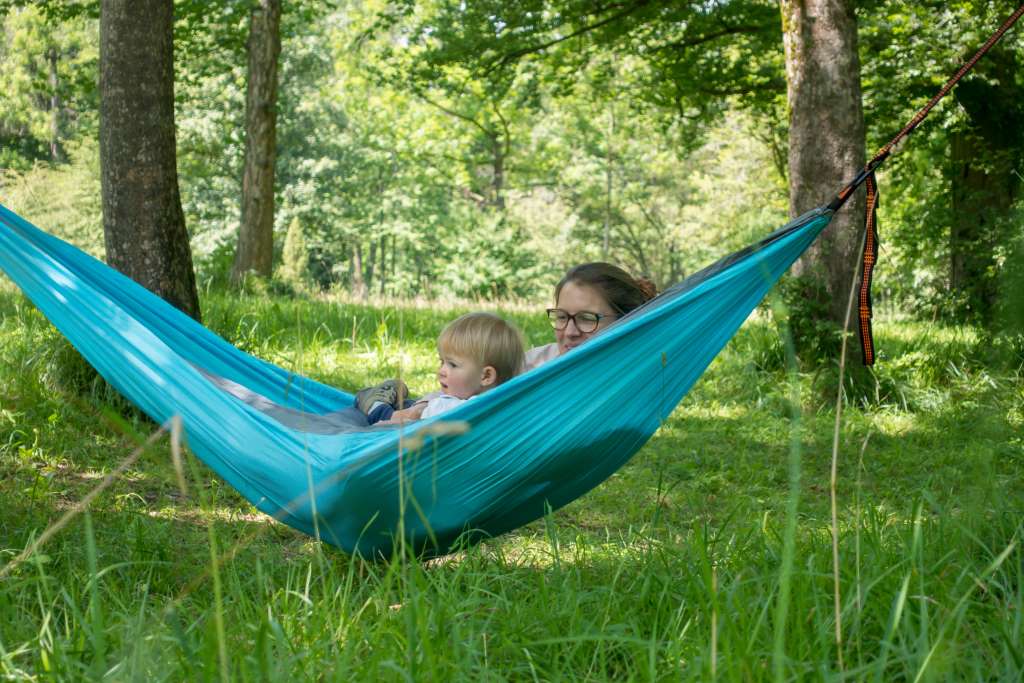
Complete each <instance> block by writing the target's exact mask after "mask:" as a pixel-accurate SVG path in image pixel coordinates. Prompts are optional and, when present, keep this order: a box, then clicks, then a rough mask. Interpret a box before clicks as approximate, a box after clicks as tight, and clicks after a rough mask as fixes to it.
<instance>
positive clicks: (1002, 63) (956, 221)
mask: <svg viewBox="0 0 1024 683" xmlns="http://www.w3.org/2000/svg"><path fill="white" fill-rule="evenodd" d="M979 66H980V67H981V69H979V71H982V72H985V73H987V75H988V76H989V79H990V80H985V79H982V78H980V77H972V78H969V79H967V80H965V81H964V82H963V83H961V84H960V85H959V86H958V87H957V89H956V90H955V91H954V93H955V97H956V99H957V102H958V103H959V104H960V106H961V107H962V108H963V110H964V112H965V113H966V114H967V117H968V123H967V126H966V128H965V129H962V130H958V131H956V132H954V133H953V135H952V137H951V141H950V163H951V164H952V169H951V170H952V173H951V181H952V200H953V216H952V223H951V225H950V234H949V252H950V289H951V290H952V292H953V294H954V295H955V296H954V306H955V308H956V310H955V314H956V316H957V317H959V318H960V319H962V320H970V321H973V322H978V323H982V324H985V325H988V324H991V323H992V322H993V319H994V313H995V308H996V299H997V296H998V293H999V292H998V290H999V282H998V279H999V278H998V274H999V265H998V263H997V260H996V253H997V251H998V249H999V246H1000V245H1002V244H1003V243H1005V242H1006V240H1007V238H1008V234H1007V233H1008V228H1009V225H1008V223H1009V220H1008V218H1009V214H1010V210H1011V209H1012V207H1013V205H1014V202H1015V201H1016V200H1017V197H1018V196H1019V193H1020V187H1021V182H1020V178H1019V176H1018V175H1017V173H1016V168H1017V166H1018V164H1019V163H1020V161H1021V158H1022V157H1024V132H1022V127H1024V105H1022V104H1021V102H1022V100H1024V92H1022V91H1024V88H1021V87H1020V86H1018V85H1016V83H1017V78H1016V76H1017V70H1018V64H1017V58H1016V55H1015V54H1014V53H1013V52H1011V51H1004V50H998V49H997V50H993V51H992V52H990V53H989V55H988V56H987V59H986V61H985V63H984V64H983V65H979ZM979 76H980V74H979Z"/></svg>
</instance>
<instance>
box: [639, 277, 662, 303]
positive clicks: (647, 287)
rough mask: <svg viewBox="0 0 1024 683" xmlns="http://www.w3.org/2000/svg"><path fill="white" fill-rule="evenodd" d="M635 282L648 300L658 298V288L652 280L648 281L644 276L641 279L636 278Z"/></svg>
mask: <svg viewBox="0 0 1024 683" xmlns="http://www.w3.org/2000/svg"><path fill="white" fill-rule="evenodd" d="M633 280H634V281H635V282H636V287H637V289H639V290H640V291H641V292H643V294H644V296H645V297H646V298H647V299H648V300H651V299H653V298H654V297H656V296H658V288H657V286H656V285H655V284H654V282H652V281H651V280H648V279H647V278H645V277H643V276H642V275H641V276H639V277H634V278H633Z"/></svg>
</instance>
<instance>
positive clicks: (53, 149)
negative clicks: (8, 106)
mask: <svg viewBox="0 0 1024 683" xmlns="http://www.w3.org/2000/svg"><path fill="white" fill-rule="evenodd" d="M57 58H58V54H57V48H56V46H51V47H50V49H49V50H47V52H46V61H47V64H48V66H49V70H50V73H49V81H50V161H62V160H63V159H64V153H63V152H62V151H61V148H60V92H59V90H60V79H59V77H58V74H57Z"/></svg>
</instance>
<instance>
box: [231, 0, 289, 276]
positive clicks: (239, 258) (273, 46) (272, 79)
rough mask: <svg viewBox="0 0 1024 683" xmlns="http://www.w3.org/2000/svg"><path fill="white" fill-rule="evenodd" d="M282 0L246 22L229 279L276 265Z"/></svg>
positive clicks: (268, 2) (266, 0)
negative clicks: (241, 152)
mask: <svg viewBox="0 0 1024 683" xmlns="http://www.w3.org/2000/svg"><path fill="white" fill-rule="evenodd" d="M280 53H281V0H259V2H258V4H256V5H254V6H253V9H252V13H251V15H250V21H249V79H248V84H247V87H246V95H245V137H246V140H245V170H244V172H243V175H242V218H241V224H240V225H239V229H238V249H237V251H236V252H235V262H234V265H233V266H232V268H231V279H232V281H233V282H236V283H237V282H239V281H240V280H241V279H242V278H243V277H244V276H245V274H246V273H248V272H250V271H251V272H255V273H256V274H258V275H262V276H264V277H268V276H269V275H270V274H271V269H272V268H273V265H274V162H275V160H276V157H277V62H278V57H279V55H280Z"/></svg>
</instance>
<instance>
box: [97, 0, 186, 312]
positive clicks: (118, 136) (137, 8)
mask: <svg viewBox="0 0 1024 683" xmlns="http://www.w3.org/2000/svg"><path fill="white" fill-rule="evenodd" d="M172 28H173V3H172V0H102V2H101V5H100V168H101V173H100V179H101V186H102V194H103V235H104V240H105V242H106V249H107V260H108V262H109V263H110V265H112V266H113V267H115V268H117V269H118V270H120V271H121V272H122V273H124V274H125V275H127V276H129V277H130V278H132V279H133V280H135V281H137V282H139V283H141V284H142V285H143V286H145V287H146V288H148V289H150V290H151V291H153V292H155V293H156V294H158V295H160V296H161V297H163V298H164V299H166V300H167V301H169V302H170V303H172V304H173V305H175V306H177V307H178V308H180V309H181V310H183V311H185V312H186V313H188V314H189V315H190V316H192V317H193V318H196V319H199V297H198V295H197V293H196V281H195V273H194V271H193V269H192V253H191V251H190V250H189V238H188V231H187V230H186V229H185V216H184V214H183V213H182V210H181V197H180V195H179V193H178V172H177V157H176V153H175V138H174V47H173V38H172Z"/></svg>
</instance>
